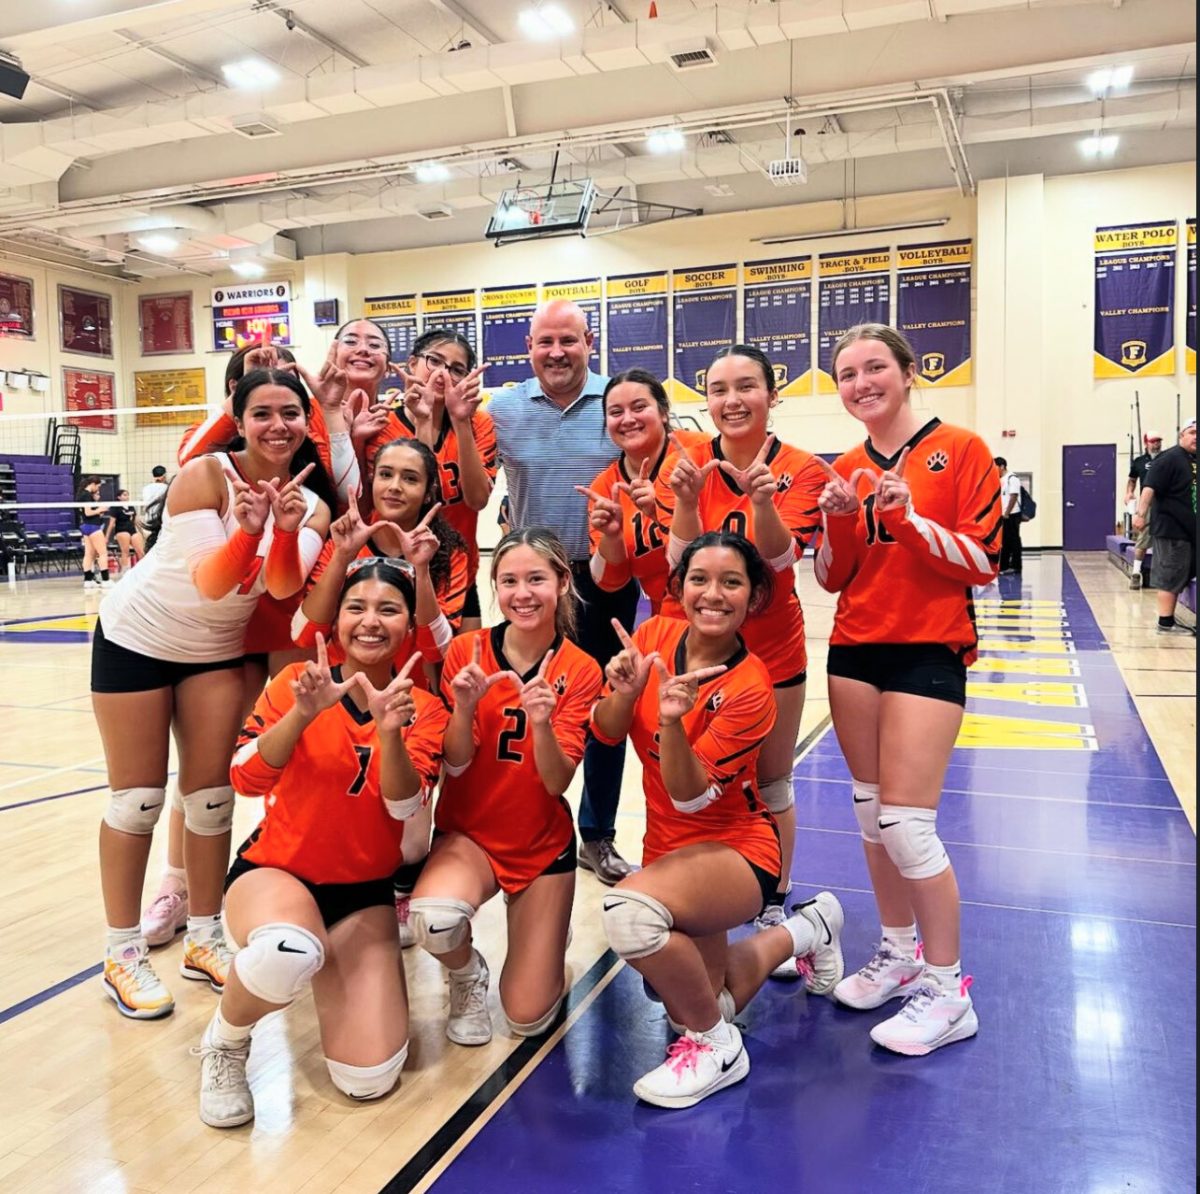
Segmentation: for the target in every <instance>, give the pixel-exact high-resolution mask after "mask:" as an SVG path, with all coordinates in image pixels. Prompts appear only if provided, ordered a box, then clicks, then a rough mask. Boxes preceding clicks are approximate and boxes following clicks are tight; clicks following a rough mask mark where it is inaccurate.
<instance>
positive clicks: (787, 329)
mask: <svg viewBox="0 0 1200 1194" xmlns="http://www.w3.org/2000/svg"><path fill="white" fill-rule="evenodd" d="M812 275H813V262H812V258H811V257H792V258H788V259H786V260H779V261H748V262H746V264H745V265H744V266H742V284H743V290H742V312H743V316H744V319H743V323H744V326H745V329H746V330H745V332H744V333H743V334H744V338H745V341H746V343H747V344H753V345H754V346H755V347H756V348H761V349H762V350H763V352H765V353H766V354H767V356H769V357H770V358H771V364H772V365H774V366H775V384H776V385H777V386H778V387H779V393H780V394H781V395H782V396H783V397H784V398H790V397H792V396H794V395H809V394H811V393H812Z"/></svg>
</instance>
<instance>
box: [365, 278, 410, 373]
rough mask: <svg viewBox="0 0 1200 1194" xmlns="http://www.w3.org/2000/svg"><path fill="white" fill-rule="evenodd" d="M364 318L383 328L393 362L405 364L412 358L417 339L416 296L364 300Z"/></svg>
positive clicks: (379, 297)
mask: <svg viewBox="0 0 1200 1194" xmlns="http://www.w3.org/2000/svg"><path fill="white" fill-rule="evenodd" d="M363 316H364V318H366V319H371V320H374V321H375V322H376V323H377V324H379V326H380V327H381V328H383V332H384V335H385V336H387V342H388V350H389V351H390V353H391V357H392V360H393V361H396V362H397V363H398V364H399V363H403V362H404V361H407V360H408V358H409V357H410V356H412V347H413V343H414V341H415V340H416V338H417V296H416V295H415V294H385V295H380V296H378V297H377V298H367V299H363Z"/></svg>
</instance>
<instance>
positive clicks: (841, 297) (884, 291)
mask: <svg viewBox="0 0 1200 1194" xmlns="http://www.w3.org/2000/svg"><path fill="white" fill-rule="evenodd" d="M891 269H892V251H891V249H861V250H860V251H859V252H857V253H822V254H821V257H820V282H819V286H818V302H817V393H818V394H836V393H837V384H836V383H835V382H834V380H833V375H832V374H831V373H830V367H831V361H832V359H833V346H834V345H835V344H836V343H837V342H838V340H840V339H841V337H842V336H843V335H844V334H845V332H846V331H847V330H849V329H850V328H852V327H854V325H855V324H858V323H887V322H888V309H889V307H890V306H891V285H890V283H891Z"/></svg>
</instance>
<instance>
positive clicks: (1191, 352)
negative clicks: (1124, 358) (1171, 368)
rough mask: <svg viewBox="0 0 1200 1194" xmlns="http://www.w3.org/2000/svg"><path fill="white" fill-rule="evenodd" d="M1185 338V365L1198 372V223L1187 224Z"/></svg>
mask: <svg viewBox="0 0 1200 1194" xmlns="http://www.w3.org/2000/svg"><path fill="white" fill-rule="evenodd" d="M1184 336H1185V339H1186V344H1187V346H1186V347H1185V348H1184V363H1185V365H1186V366H1187V371H1188V372H1189V373H1195V372H1196V221H1195V220H1194V219H1193V220H1188V222H1187V323H1186V325H1185V332H1184Z"/></svg>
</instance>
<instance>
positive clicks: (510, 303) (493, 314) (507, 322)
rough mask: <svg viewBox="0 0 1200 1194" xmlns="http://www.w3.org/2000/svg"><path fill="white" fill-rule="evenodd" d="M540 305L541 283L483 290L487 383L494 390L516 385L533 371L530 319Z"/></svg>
mask: <svg viewBox="0 0 1200 1194" xmlns="http://www.w3.org/2000/svg"><path fill="white" fill-rule="evenodd" d="M536 307H537V286H535V285H532V284H531V285H529V286H489V287H486V288H485V289H484V291H483V302H482V308H483V362H484V364H485V365H486V366H487V371H486V372H485V373H484V375H483V384H484V385H485V386H486V387H487V388H488V389H489V390H494V389H496V388H497V387H499V386H512V385H516V384H517V382H519V381H524V380H525V379H526V378H527V377H528V376H529V373H530V369H529V349H528V348H526V347H525V337H526V336H528V335H529V320H530V317H531V316H532V315H533V312H534V309H535V308H536Z"/></svg>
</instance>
